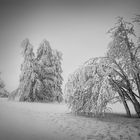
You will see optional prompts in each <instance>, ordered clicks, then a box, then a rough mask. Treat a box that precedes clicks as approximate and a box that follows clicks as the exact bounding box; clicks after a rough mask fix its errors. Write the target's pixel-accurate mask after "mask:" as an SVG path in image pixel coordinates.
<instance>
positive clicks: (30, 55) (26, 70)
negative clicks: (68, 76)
mask: <svg viewBox="0 0 140 140" xmlns="http://www.w3.org/2000/svg"><path fill="white" fill-rule="evenodd" d="M22 54H23V57H24V61H23V63H22V65H21V75H20V84H19V87H18V89H17V90H15V91H14V92H13V96H10V98H11V99H12V98H13V97H14V99H16V100H20V101H30V102H50V101H59V102H60V101H62V89H61V86H62V81H63V78H62V76H61V74H62V68H61V60H62V54H61V52H59V51H57V50H53V49H52V48H51V46H50V44H49V42H48V41H47V40H44V41H43V42H42V43H41V44H40V46H39V48H38V49H37V54H36V56H35V54H34V52H33V46H32V45H31V44H30V42H29V40H28V39H25V40H24V41H23V42H22Z"/></svg>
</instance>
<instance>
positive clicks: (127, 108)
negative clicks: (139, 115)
mask: <svg viewBox="0 0 140 140" xmlns="http://www.w3.org/2000/svg"><path fill="white" fill-rule="evenodd" d="M123 105H124V107H125V111H126V114H127V116H128V117H131V112H130V109H129V107H128V104H127V102H126V100H124V101H123Z"/></svg>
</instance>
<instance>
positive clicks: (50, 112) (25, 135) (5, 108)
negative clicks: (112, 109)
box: [0, 99, 140, 140]
mask: <svg viewBox="0 0 140 140" xmlns="http://www.w3.org/2000/svg"><path fill="white" fill-rule="evenodd" d="M126 139H127V140H140V119H138V118H135V119H134V118H133V119H130V118H125V117H122V116H108V117H107V116H106V117H105V118H100V119H97V118H88V117H82V116H75V115H72V114H70V112H69V110H68V108H67V107H66V105H65V104H58V103H53V104H45V103H21V102H12V101H8V100H7V99H0V140H126Z"/></svg>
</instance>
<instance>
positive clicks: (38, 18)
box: [0, 0, 140, 91]
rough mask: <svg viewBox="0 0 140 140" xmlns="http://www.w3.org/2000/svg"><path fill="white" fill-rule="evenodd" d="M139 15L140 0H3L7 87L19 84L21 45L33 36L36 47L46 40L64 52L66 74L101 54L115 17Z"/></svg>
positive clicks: (0, 65) (0, 50) (2, 59)
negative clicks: (24, 40)
mask: <svg viewBox="0 0 140 140" xmlns="http://www.w3.org/2000/svg"><path fill="white" fill-rule="evenodd" d="M134 14H140V0H86V1H83V0H75V1H67V0H65V1H62V0H61V1H59V0H57V1H54V0H51V1H47V0H46V1H41V0H38V1H33V0H32V1H21V0H18V1H16V0H11V1H10V0H9V1H8V0H3V1H2V0H1V1H0V71H1V72H2V75H1V77H2V78H3V80H4V81H5V83H6V88H7V89H8V90H9V91H12V90H14V89H16V88H17V87H18V83H19V75H20V65H21V63H22V60H23V59H22V56H21V48H20V44H21V42H22V40H23V39H25V38H29V39H30V42H31V43H32V44H33V46H34V48H35V49H37V47H38V46H39V44H40V42H41V41H42V40H43V39H47V40H48V41H49V42H50V44H51V46H52V48H53V49H57V50H59V51H61V52H62V53H63V62H62V68H63V78H64V83H65V81H66V80H67V77H68V75H69V74H70V73H72V72H73V71H74V70H75V69H76V68H77V67H78V66H79V65H81V64H82V63H83V62H85V61H86V60H88V59H89V58H91V57H96V56H103V55H104V54H105V52H106V48H107V44H108V43H109V41H110V37H109V34H106V32H107V31H108V29H110V28H111V27H113V26H114V23H115V22H116V19H115V18H116V17H117V16H124V17H125V19H130V18H132V17H133V16H134Z"/></svg>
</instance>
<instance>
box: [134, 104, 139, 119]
mask: <svg viewBox="0 0 140 140" xmlns="http://www.w3.org/2000/svg"><path fill="white" fill-rule="evenodd" d="M133 106H134V109H135V111H136V113H137V115H138V117H139V118H140V103H139V102H134V103H133Z"/></svg>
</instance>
